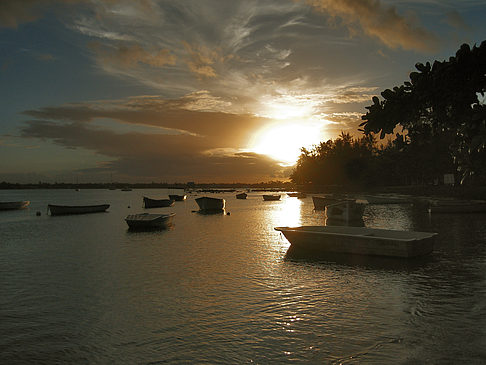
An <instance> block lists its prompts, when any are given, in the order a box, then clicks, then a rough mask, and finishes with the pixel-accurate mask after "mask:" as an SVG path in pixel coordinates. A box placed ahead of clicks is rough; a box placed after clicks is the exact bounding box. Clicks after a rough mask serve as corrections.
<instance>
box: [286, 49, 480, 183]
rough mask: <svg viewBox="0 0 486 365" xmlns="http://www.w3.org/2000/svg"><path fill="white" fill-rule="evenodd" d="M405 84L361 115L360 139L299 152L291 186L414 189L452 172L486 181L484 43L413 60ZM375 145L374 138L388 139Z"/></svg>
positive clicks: (465, 179)
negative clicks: (438, 57)
mask: <svg viewBox="0 0 486 365" xmlns="http://www.w3.org/2000/svg"><path fill="white" fill-rule="evenodd" d="M415 67H416V69H417V71H415V72H412V73H411V74H410V81H406V82H404V84H403V85H400V86H396V87H394V88H393V90H390V89H386V90H385V91H383V92H382V93H381V96H382V98H383V99H382V100H380V99H379V98H378V97H376V96H375V97H373V98H372V105H370V106H368V107H366V109H368V112H367V113H366V114H365V115H363V116H362V119H363V123H361V125H360V127H362V129H361V131H362V132H363V133H364V136H363V137H361V138H359V139H352V138H351V137H350V136H349V135H347V134H344V133H343V134H341V136H340V137H339V138H337V139H336V140H335V141H327V142H322V143H320V144H319V145H318V146H316V147H315V148H313V149H312V150H310V151H308V150H305V149H303V150H302V154H301V156H300V158H299V161H298V164H297V166H296V168H295V170H294V172H293V174H292V176H291V179H292V180H293V181H294V182H296V183H309V182H313V183H318V184H356V183H359V184H361V185H362V184H368V185H369V184H380V185H393V184H421V183H431V182H433V181H434V180H437V179H440V177H442V176H443V175H444V174H445V173H454V175H455V178H456V182H460V183H468V184H481V185H485V184H486V104H485V97H486V41H483V42H482V43H481V45H480V46H474V47H473V48H470V47H469V46H468V45H467V44H463V45H462V46H461V47H460V49H459V50H458V51H457V52H456V55H455V56H453V57H450V58H449V59H448V60H446V61H442V62H439V61H435V62H434V63H433V64H432V65H431V64H430V63H429V62H427V63H426V64H425V65H424V64H422V63H417V64H416V65H415ZM393 134H395V135H394V139H393V140H389V142H388V144H386V145H384V146H381V147H378V146H377V143H376V139H375V137H374V136H375V135H379V137H380V138H384V137H385V136H387V135H388V136H393Z"/></svg>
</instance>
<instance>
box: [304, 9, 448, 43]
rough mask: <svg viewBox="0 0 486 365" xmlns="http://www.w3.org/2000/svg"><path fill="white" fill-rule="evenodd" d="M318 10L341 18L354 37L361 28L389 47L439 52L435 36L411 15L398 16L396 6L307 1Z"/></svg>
mask: <svg viewBox="0 0 486 365" xmlns="http://www.w3.org/2000/svg"><path fill="white" fill-rule="evenodd" d="M304 1H305V2H306V3H307V4H309V5H311V6H312V7H313V8H315V9H316V10H318V11H321V12H324V13H326V14H329V15H330V16H331V17H334V18H339V19H341V20H342V22H343V23H344V24H345V25H346V26H347V27H348V28H349V30H350V32H351V34H352V35H354V34H355V33H358V32H359V30H357V29H355V26H356V25H359V27H360V29H361V30H362V31H363V32H364V33H365V34H366V35H368V36H371V37H374V38H377V39H378V40H380V41H381V42H382V43H383V44H385V45H386V46H388V47H390V48H403V49H405V50H416V51H421V52H433V51H436V50H437V49H438V46H439V40H438V38H437V36H436V35H434V34H433V33H432V32H430V31H428V30H427V29H425V28H424V27H422V26H420V24H418V21H417V20H416V19H415V18H414V17H413V16H411V15H409V16H404V15H401V14H399V13H398V11H397V9H396V8H395V7H394V6H388V5H386V4H383V3H382V2H381V1H380V0H304Z"/></svg>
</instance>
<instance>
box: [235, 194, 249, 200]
mask: <svg viewBox="0 0 486 365" xmlns="http://www.w3.org/2000/svg"><path fill="white" fill-rule="evenodd" d="M247 196H248V194H247V193H239V194H236V199H246V197H247Z"/></svg>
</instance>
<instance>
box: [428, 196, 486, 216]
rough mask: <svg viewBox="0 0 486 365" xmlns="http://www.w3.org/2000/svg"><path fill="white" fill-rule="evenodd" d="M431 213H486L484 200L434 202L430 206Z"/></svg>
mask: <svg viewBox="0 0 486 365" xmlns="http://www.w3.org/2000/svg"><path fill="white" fill-rule="evenodd" d="M429 212H430V213H486V201H484V200H452V199H451V200H446V199H444V200H434V201H432V202H431V204H430V206H429Z"/></svg>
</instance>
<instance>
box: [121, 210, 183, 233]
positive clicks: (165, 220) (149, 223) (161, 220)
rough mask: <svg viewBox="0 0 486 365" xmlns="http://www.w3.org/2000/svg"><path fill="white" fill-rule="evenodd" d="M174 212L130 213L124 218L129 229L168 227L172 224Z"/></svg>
mask: <svg viewBox="0 0 486 365" xmlns="http://www.w3.org/2000/svg"><path fill="white" fill-rule="evenodd" d="M174 216H175V213H169V214H150V213H140V214H130V215H128V216H127V217H126V218H125V222H127V224H128V227H129V228H130V229H151V228H168V227H170V226H171V225H172V221H173V219H174Z"/></svg>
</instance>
